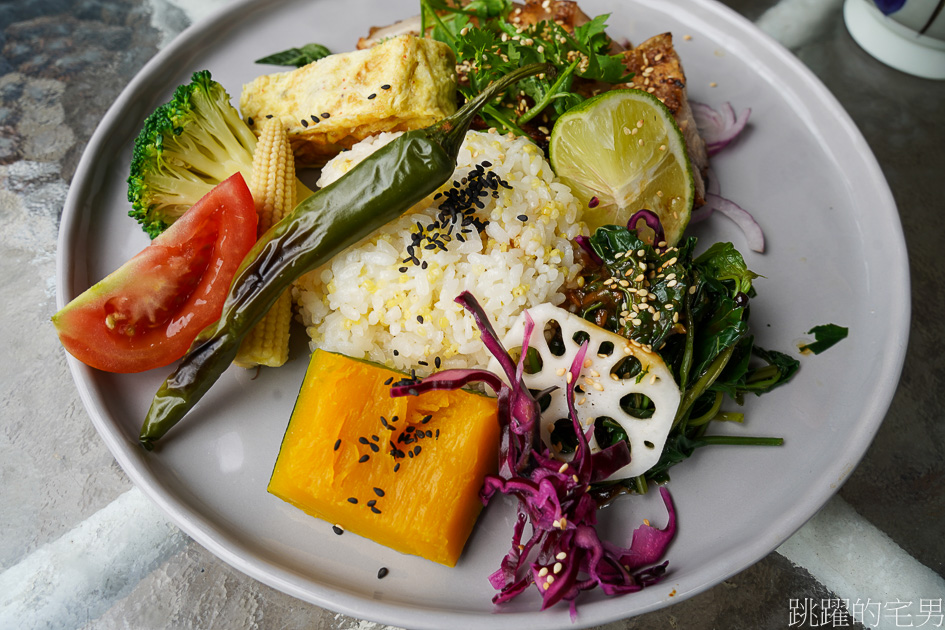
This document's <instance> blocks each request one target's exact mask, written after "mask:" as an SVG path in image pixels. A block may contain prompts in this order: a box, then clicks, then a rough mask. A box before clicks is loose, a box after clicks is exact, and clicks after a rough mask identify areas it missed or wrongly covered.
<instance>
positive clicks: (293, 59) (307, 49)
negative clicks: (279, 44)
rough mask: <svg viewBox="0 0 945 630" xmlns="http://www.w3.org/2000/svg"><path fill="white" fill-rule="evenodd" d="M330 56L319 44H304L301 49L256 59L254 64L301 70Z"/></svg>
mask: <svg viewBox="0 0 945 630" xmlns="http://www.w3.org/2000/svg"><path fill="white" fill-rule="evenodd" d="M330 54H331V51H330V50H328V49H327V48H326V47H324V46H322V45H321V44H305V45H304V46H302V47H301V48H289V49H288V50H283V51H282V52H277V53H274V54H272V55H269V56H268V57H263V58H262V59H257V60H256V63H265V64H269V65H271V66H293V67H295V68H301V67H302V66H305V65H308V64H310V63H312V62H313V61H318V60H319V59H322V58H324V57H327V56H328V55H330Z"/></svg>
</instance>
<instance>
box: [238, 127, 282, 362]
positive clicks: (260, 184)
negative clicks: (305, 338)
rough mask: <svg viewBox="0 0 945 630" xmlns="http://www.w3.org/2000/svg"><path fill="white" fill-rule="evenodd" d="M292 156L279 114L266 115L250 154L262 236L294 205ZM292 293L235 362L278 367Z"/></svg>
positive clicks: (273, 310)
mask: <svg viewBox="0 0 945 630" xmlns="http://www.w3.org/2000/svg"><path fill="white" fill-rule="evenodd" d="M295 181H296V180H295V158H294V157H293V155H292V147H291V146H290V144H289V138H288V136H287V135H286V131H285V128H284V127H283V126H282V123H281V122H280V121H279V119H278V118H272V119H267V120H266V121H265V123H264V125H263V128H262V133H261V135H260V136H259V142H258V143H257V144H256V151H255V153H254V154H253V175H252V178H251V181H250V186H249V187H250V190H251V191H252V193H253V200H254V201H255V202H256V213H257V215H258V217H259V228H258V234H259V235H260V236H261V235H262V234H263V233H265V231H266V230H268V229H269V228H270V227H271V226H272V225H273V224H275V223H277V222H278V221H279V220H280V219H281V218H282V217H283V216H285V215H286V214H288V213H289V212H291V211H292V209H293V208H294V207H295V201H296V189H295ZM291 320H292V297H291V295H290V293H289V291H288V290H286V291H285V292H284V293H283V294H282V295H281V296H280V297H279V299H278V300H277V301H276V303H275V304H273V306H272V308H271V309H270V310H269V312H268V313H267V314H266V316H265V317H264V318H263V319H262V321H260V322H259V323H258V324H257V325H256V326H255V327H254V328H253V330H252V331H250V333H249V334H248V335H247V336H246V338H245V339H244V340H243V343H242V344H241V345H240V351H239V354H237V356H236V359H235V361H234V363H235V364H236V365H239V366H241V367H254V366H257V365H266V366H269V367H279V366H280V365H282V364H284V363H285V362H286V359H288V356H289V326H290V324H291Z"/></svg>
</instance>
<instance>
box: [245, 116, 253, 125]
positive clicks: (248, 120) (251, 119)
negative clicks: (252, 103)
mask: <svg viewBox="0 0 945 630" xmlns="http://www.w3.org/2000/svg"><path fill="white" fill-rule="evenodd" d="M246 124H247V125H249V126H250V127H252V126H253V118H252V116H250V117H249V118H247V119H246Z"/></svg>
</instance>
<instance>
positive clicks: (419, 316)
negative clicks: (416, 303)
mask: <svg viewBox="0 0 945 630" xmlns="http://www.w3.org/2000/svg"><path fill="white" fill-rule="evenodd" d="M417 321H418V322H420V323H421V324H422V323H423V315H417Z"/></svg>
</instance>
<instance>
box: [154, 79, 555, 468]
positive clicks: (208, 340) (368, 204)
mask: <svg viewBox="0 0 945 630" xmlns="http://www.w3.org/2000/svg"><path fill="white" fill-rule="evenodd" d="M539 72H544V73H546V74H547V73H552V72H554V69H553V67H552V66H549V65H547V64H532V65H529V66H525V67H523V68H519V69H518V70H514V71H512V72H510V73H509V74H507V75H506V76H505V77H503V78H502V79H500V80H498V81H496V82H495V83H493V84H492V85H490V86H489V87H488V88H486V89H485V90H483V91H482V93H480V94H479V95H478V96H477V97H476V98H475V99H473V100H472V101H470V102H469V103H467V104H465V105H464V106H463V107H461V108H460V109H459V110H458V111H457V112H456V113H455V114H453V115H452V116H450V117H449V118H446V119H444V120H442V121H440V122H439V123H437V124H435V125H433V126H431V127H428V128H426V129H420V130H416V131H410V132H407V133H405V134H403V135H402V136H400V137H399V138H397V139H396V140H394V141H393V142H391V143H389V144H387V145H385V146H384V147H382V148H381V149H379V150H378V151H376V152H375V153H373V154H371V155H370V156H368V157H367V158H365V159H364V161H362V162H361V163H360V164H358V165H357V166H355V167H354V168H353V169H351V170H350V171H349V172H348V173H346V174H345V175H344V176H342V177H341V178H340V179H339V180H338V181H336V182H335V183H333V184H331V185H329V186H326V187H325V188H323V189H321V190H319V191H318V192H316V193H315V194H314V195H312V196H311V197H309V198H308V199H306V200H304V201H302V202H301V203H300V204H299V205H298V206H296V208H295V210H293V211H292V213H290V214H289V215H287V216H286V217H285V218H283V219H282V220H281V221H280V222H279V223H277V224H276V225H274V226H273V227H272V228H271V229H270V230H269V231H268V232H266V234H264V235H263V236H262V237H261V238H260V240H259V242H257V243H256V245H255V246H254V247H253V249H252V250H250V252H249V254H247V255H246V258H245V260H244V261H243V264H242V266H241V267H240V270H239V271H237V273H236V277H235V278H234V279H233V283H232V285H231V286H230V293H229V296H228V297H227V299H226V302H225V303H224V305H223V312H222V314H221V316H220V319H219V321H218V322H217V323H216V324H213V325H211V326H209V327H208V328H207V329H205V330H204V331H203V332H201V333H200V335H199V336H198V337H197V339H196V341H194V344H193V345H192V346H191V349H190V351H189V352H188V353H187V355H186V356H185V357H184V358H183V360H182V361H181V364H180V366H179V367H178V368H177V370H176V371H175V372H174V373H173V374H172V375H171V376H169V377H168V378H167V380H166V381H164V384H163V385H162V386H161V388H160V389H159V390H158V392H157V394H156V395H155V396H154V400H153V401H152V402H151V408H150V409H149V410H148V415H147V418H146V419H145V421H144V425H143V426H142V427H141V435H140V437H139V440H140V442H141V445H142V446H143V447H144V448H145V449H147V450H151V449H152V448H154V442H155V441H156V440H158V439H160V438H161V436H163V435H164V434H165V433H167V431H169V430H170V429H171V427H173V426H174V425H175V424H177V423H178V422H179V421H180V420H181V418H183V417H184V415H185V414H186V413H187V412H188V411H189V410H190V409H191V408H192V407H193V406H194V405H195V404H196V403H197V401H198V400H200V398H201V397H202V396H203V395H204V394H205V393H206V392H207V390H208V389H210V387H211V385H213V383H215V382H216V380H217V379H218V378H219V377H220V375H221V374H222V373H223V372H224V371H225V370H226V368H227V367H229V365H230V363H232V361H233V359H234V358H235V357H236V353H237V351H238V350H239V347H240V343H241V342H242V340H243V337H245V336H246V334H248V332H249V331H250V330H251V329H252V328H253V326H255V325H256V323H257V322H258V321H259V320H260V319H262V317H263V316H264V315H265V314H266V312H268V311H269V308H270V307H271V306H272V305H273V303H275V301H276V299H277V298H278V297H279V296H280V295H281V294H282V292H283V291H284V290H285V289H286V288H287V287H288V286H289V285H290V284H291V283H292V281H293V280H295V279H296V278H298V277H299V276H301V275H302V274H304V273H306V272H308V271H311V270H312V269H315V268H316V267H318V266H319V265H321V264H323V263H325V262H326V261H328V260H329V259H330V258H332V257H333V256H334V255H335V254H337V253H339V252H341V251H342V250H343V249H345V248H346V247H348V246H350V245H352V244H354V243H356V242H357V241H359V240H360V239H362V238H363V237H365V236H367V235H368V234H370V233H371V232H373V231H374V230H376V229H378V228H380V227H381V226H383V225H385V224H387V223H389V222H390V221H392V220H394V219H396V218H397V217H399V216H400V215H401V214H403V213H404V212H405V211H407V210H408V209H409V208H410V207H411V206H413V205H414V204H415V203H417V202H419V201H421V200H422V199H424V198H425V197H426V196H427V195H429V194H431V193H433V192H434V191H436V189H437V188H439V187H440V186H441V185H443V184H444V183H446V182H447V181H449V178H450V177H451V176H452V175H453V171H454V170H455V169H456V156H457V155H458V153H459V148H460V145H461V144H462V142H463V139H464V138H465V136H466V131H467V130H468V129H469V125H470V123H471V122H472V119H473V118H474V117H475V115H476V114H477V113H478V111H479V110H480V108H482V106H484V105H485V104H486V103H488V102H489V101H490V100H492V99H493V98H495V97H496V96H497V95H499V94H500V93H502V92H503V91H504V90H505V89H506V88H508V87H509V86H511V85H513V84H514V83H516V82H517V81H519V80H521V79H523V78H525V77H527V76H531V75H533V74H538V73H539Z"/></svg>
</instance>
